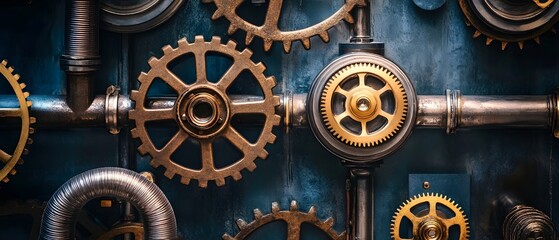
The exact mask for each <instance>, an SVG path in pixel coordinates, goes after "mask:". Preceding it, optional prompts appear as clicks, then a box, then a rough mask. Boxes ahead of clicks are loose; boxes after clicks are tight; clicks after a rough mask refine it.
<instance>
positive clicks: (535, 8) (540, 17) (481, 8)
mask: <svg viewBox="0 0 559 240" xmlns="http://www.w3.org/2000/svg"><path fill="white" fill-rule="evenodd" d="M474 2H476V3H474ZM493 2H496V3H497V2H498V3H499V4H493ZM554 2H555V1H554V0H546V1H540V0H533V1H524V2H522V3H520V2H515V3H509V2H508V1H483V0H459V1H458V3H459V5H460V9H461V10H462V13H463V15H464V17H465V20H466V25H467V26H469V27H474V28H475V32H474V34H473V38H478V37H480V36H481V35H485V36H486V37H487V38H486V40H485V45H490V44H491V43H492V42H493V41H495V40H497V41H500V42H501V50H505V49H506V48H507V46H508V44H509V43H516V44H518V47H519V48H520V49H524V45H525V42H526V41H530V40H533V41H534V42H535V43H537V44H540V36H541V35H542V34H544V33H545V32H547V31H552V32H554V33H556V30H555V28H554V25H555V24H556V23H557V22H558V21H559V14H558V13H559V7H558V6H556V5H555V6H554V5H553V3H554ZM501 5H502V6H501ZM519 9H521V10H519Z"/></svg>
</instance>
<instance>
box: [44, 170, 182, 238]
mask: <svg viewBox="0 0 559 240" xmlns="http://www.w3.org/2000/svg"><path fill="white" fill-rule="evenodd" d="M102 196H110V197H116V198H119V199H122V200H124V201H128V202H130V203H132V204H133V205H134V206H135V207H136V208H137V209H138V211H139V212H140V214H141V215H142V218H143V220H144V229H145V236H146V239H166V240H169V239H177V238H178V236H177V223H176V219H175V213H174V212H173V208H172V207H171V204H170V203H169V201H168V200H167V198H166V197H165V195H164V194H163V192H162V191H161V190H160V189H159V188H158V187H157V186H156V185H155V184H154V183H152V182H150V181H148V180H147V179H145V178H144V177H142V176H141V175H140V174H138V173H136V172H133V171H130V170H128V169H123V168H114V167H111V168H98V169H93V170H89V171H87V172H84V173H82V174H79V175H77V176H75V177H73V178H72V179H70V180H68V181H67V182H66V183H65V184H64V185H62V186H61V187H60V188H59V189H58V190H57V191H56V193H54V195H53V196H52V197H51V199H50V200H49V202H48V204H47V207H46V209H45V212H44V213H43V221H42V223H41V235H40V238H39V239H49V240H50V239H74V238H75V224H76V220H77V218H78V214H79V212H80V210H81V208H82V207H83V206H84V205H85V204H86V203H87V202H88V201H90V200H92V199H94V198H98V197H102Z"/></svg>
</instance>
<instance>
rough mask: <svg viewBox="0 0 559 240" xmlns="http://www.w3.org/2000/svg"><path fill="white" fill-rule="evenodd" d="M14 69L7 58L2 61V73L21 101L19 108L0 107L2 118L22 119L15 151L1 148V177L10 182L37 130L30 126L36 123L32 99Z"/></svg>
mask: <svg viewBox="0 0 559 240" xmlns="http://www.w3.org/2000/svg"><path fill="white" fill-rule="evenodd" d="M13 72H14V69H13V68H12V67H9V66H8V62H7V61H6V60H4V61H2V62H1V64H0V74H1V75H2V76H4V78H6V80H8V82H9V84H10V86H11V87H12V90H13V91H14V93H15V95H16V98H17V100H18V103H19V107H17V108H0V118H19V119H20V120H21V121H20V123H21V131H20V135H19V140H18V143H17V145H16V147H15V149H14V150H13V151H8V152H6V151H5V150H3V149H1V148H0V162H2V163H3V164H4V166H3V167H2V168H1V169H0V179H1V180H2V182H8V181H10V179H9V178H8V176H9V175H15V174H16V170H15V169H14V167H15V166H16V164H22V163H23V159H21V156H22V155H27V154H28V153H29V150H27V148H25V147H26V146H27V145H29V144H32V143H33V140H31V138H29V135H30V134H33V132H34V131H35V130H34V129H33V128H31V127H30V125H31V124H33V123H35V118H34V117H30V116H29V107H31V104H32V103H31V101H28V100H27V98H28V97H29V93H28V92H24V91H23V89H24V88H25V86H26V85H25V83H20V82H19V78H20V76H19V75H18V74H14V73H13Z"/></svg>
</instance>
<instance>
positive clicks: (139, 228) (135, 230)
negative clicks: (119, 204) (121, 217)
mask: <svg viewBox="0 0 559 240" xmlns="http://www.w3.org/2000/svg"><path fill="white" fill-rule="evenodd" d="M124 234H132V235H133V236H134V240H143V239H144V224H142V223H132V222H129V223H123V224H119V225H117V226H115V227H113V228H111V229H110V230H108V231H107V232H105V233H103V235H101V236H99V237H97V238H96V240H111V239H114V238H116V237H118V236H122V235H124Z"/></svg>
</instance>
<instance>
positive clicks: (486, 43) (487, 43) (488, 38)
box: [485, 37, 493, 46]
mask: <svg viewBox="0 0 559 240" xmlns="http://www.w3.org/2000/svg"><path fill="white" fill-rule="evenodd" d="M492 42H493V38H490V37H487V40H485V45H487V46H489V44H491V43H492Z"/></svg>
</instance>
